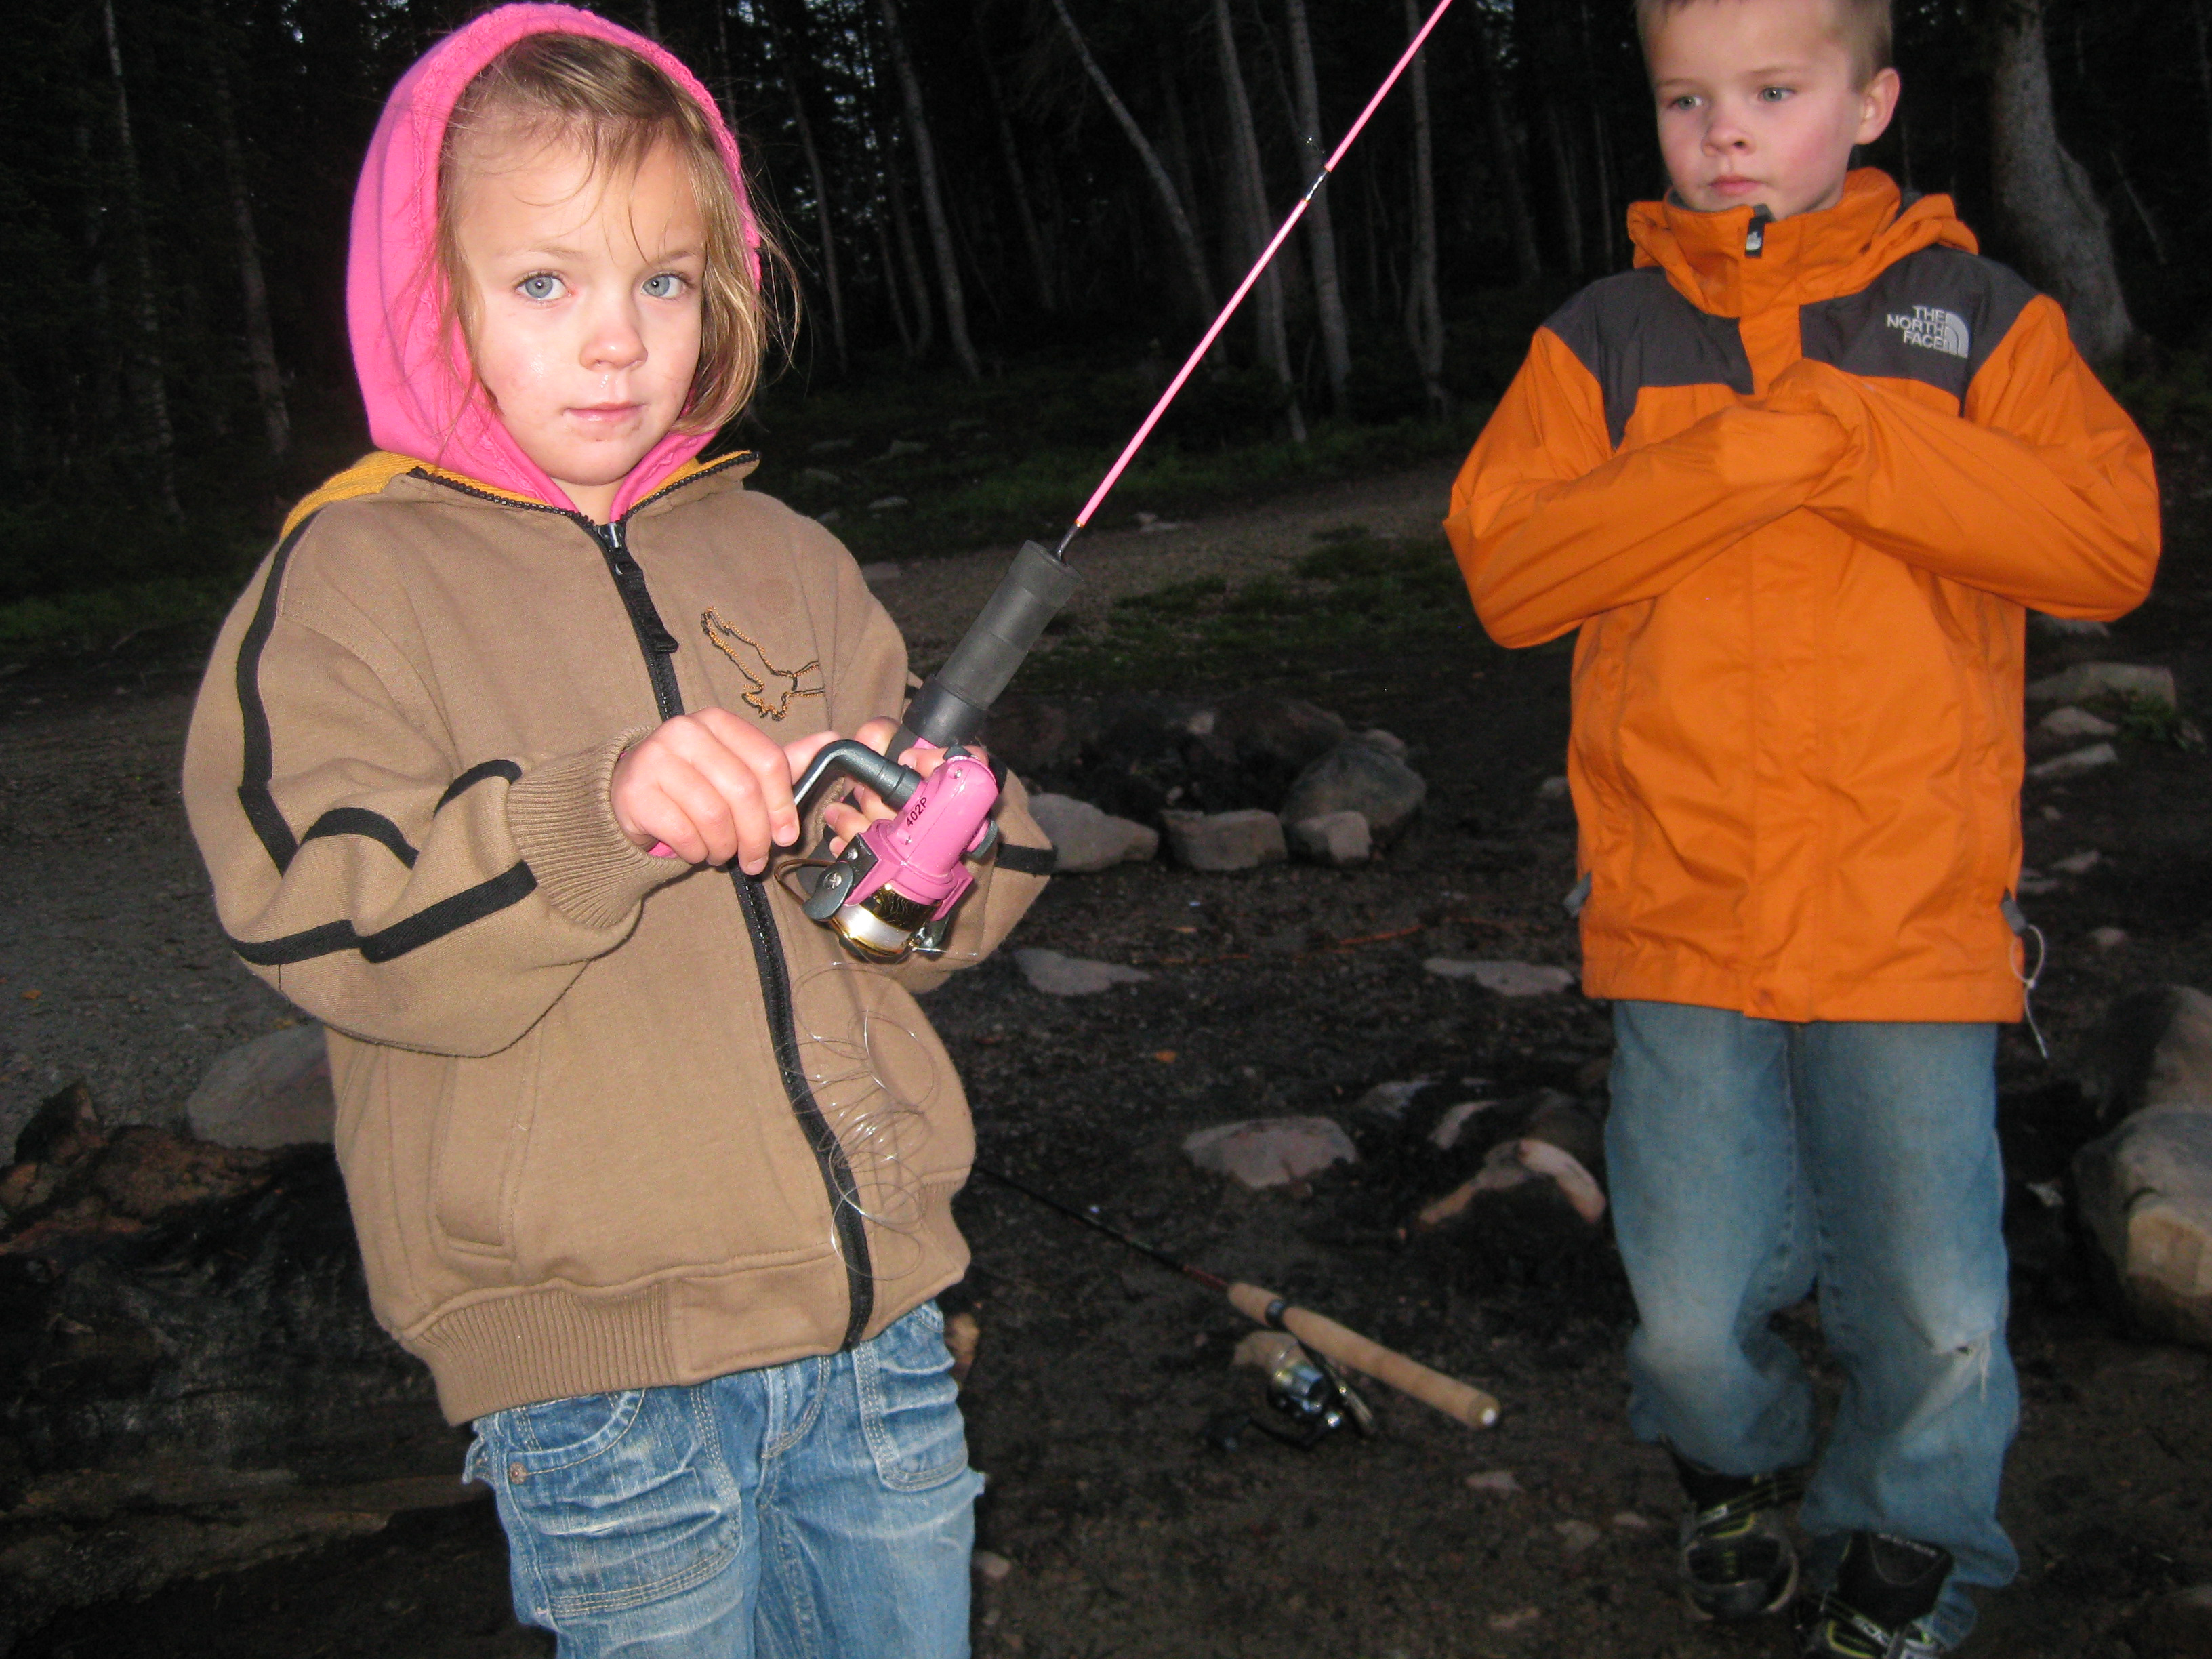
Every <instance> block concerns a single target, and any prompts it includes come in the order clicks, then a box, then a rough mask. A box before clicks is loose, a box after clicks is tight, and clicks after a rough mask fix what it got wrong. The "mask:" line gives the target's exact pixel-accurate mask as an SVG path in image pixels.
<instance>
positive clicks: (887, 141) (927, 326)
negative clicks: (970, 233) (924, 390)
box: [880, 129, 937, 361]
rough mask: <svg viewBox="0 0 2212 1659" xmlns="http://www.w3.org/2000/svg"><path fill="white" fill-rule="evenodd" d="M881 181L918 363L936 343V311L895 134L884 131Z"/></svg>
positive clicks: (893, 131)
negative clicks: (902, 274)
mask: <svg viewBox="0 0 2212 1659" xmlns="http://www.w3.org/2000/svg"><path fill="white" fill-rule="evenodd" d="M880 148H881V149H882V151H883V157H884V179H885V181H886V182H887V183H888V184H889V185H890V198H891V228H892V229H893V230H894V231H896V233H897V234H898V251H899V264H900V266H901V268H902V269H903V270H904V271H905V272H906V282H907V297H908V299H910V300H912V301H914V350H913V354H912V355H913V356H914V357H915V359H916V360H917V361H918V360H920V359H921V358H923V357H927V356H928V355H929V348H930V347H931V346H932V345H933V344H935V343H936V341H937V307H935V306H933V305H932V304H931V303H930V301H929V279H928V278H927V276H923V275H922V270H921V251H920V250H919V249H918V248H917V247H916V246H915V240H914V221H913V219H912V218H911V217H910V216H908V213H907V210H906V172H905V169H904V167H902V165H901V163H900V161H899V155H898V144H897V134H896V131H895V130H891V129H886V130H885V132H884V138H883V142H882V143H881V146H880Z"/></svg>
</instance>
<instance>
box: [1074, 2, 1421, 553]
mask: <svg viewBox="0 0 2212 1659" xmlns="http://www.w3.org/2000/svg"><path fill="white" fill-rule="evenodd" d="M1451 8H1452V0H1441V3H1439V4H1438V5H1437V9H1435V10H1434V11H1432V12H1431V13H1430V14H1429V21H1427V22H1425V23H1424V24H1422V25H1421V27H1420V30H1419V33H1416V34H1415V35H1414V36H1413V39H1412V40H1409V41H1408V42H1407V44H1406V50H1405V51H1404V52H1401V53H1400V54H1399V57H1398V61H1397V62H1396V63H1395V64H1393V65H1392V66H1391V69H1390V73H1389V74H1388V75H1387V76H1383V84H1382V85H1381V86H1379V87H1377V88H1375V95H1374V96H1373V97H1372V98H1370V99H1369V100H1367V107H1366V108H1365V109H1364V110H1362V111H1360V112H1359V118H1358V120H1357V121H1354V122H1353V123H1352V125H1351V126H1350V127H1349V128H1347V129H1346V131H1345V135H1344V137H1342V138H1340V139H1339V140H1338V141H1337V146H1336V149H1334V150H1333V151H1332V152H1330V155H1329V158H1328V160H1327V161H1323V162H1322V164H1321V171H1320V172H1319V173H1316V174H1314V176H1313V182H1312V183H1311V184H1310V185H1307V186H1306V191H1305V194H1304V195H1303V196H1301V197H1298V200H1297V206H1296V207H1293V208H1292V209H1291V212H1290V216H1289V217H1288V218H1286V219H1285V220H1284V221H1283V222H1282V223H1281V225H1279V227H1278V228H1276V231H1275V234H1274V236H1273V238H1272V239H1271V240H1269V242H1268V243H1267V246H1266V247H1264V248H1262V249H1261V250H1260V257H1259V258H1256V259H1255V260H1254V261H1253V262H1252V269H1251V270H1248V271H1246V272H1245V273H1244V280H1243V282H1241V283H1237V291H1236V292H1235V293H1234V294H1232V295H1230V296H1229V303H1228V304H1227V305H1225V306H1224V307H1221V314H1220V315H1219V316H1218V317H1216V318H1215V319H1213V324H1212V326H1211V327H1210V328H1208V329H1207V330H1206V332H1205V334H1204V335H1203V336H1202V337H1200V340H1199V343H1197V344H1196V345H1195V346H1194V347H1192V348H1191V353H1190V356H1188V357H1186V358H1184V359H1183V364H1182V368H1180V369H1178V370H1176V377H1175V379H1173V380H1170V381H1169V382H1168V389H1167V390H1166V391H1165V392H1162V393H1160V400H1159V401H1158V403H1156V404H1153V405H1152V413H1151V414H1149V415H1147V416H1145V423H1144V424H1143V425H1142V426H1140V427H1139V428H1137V434H1136V436H1134V437H1133V438H1131V439H1130V440H1129V442H1128V446H1127V447H1126V448H1124V449H1123V450H1122V451H1121V454H1120V455H1119V456H1118V457H1116V458H1115V462H1114V465H1112V466H1110V467H1109V468H1107V470H1106V476H1105V477H1103V478H1101V479H1100V480H1099V481H1098V488H1097V489H1094V490H1092V491H1091V499H1090V500H1089V501H1085V502H1084V504H1083V511H1081V512H1080V513H1077V514H1076V515H1075V522H1074V523H1073V524H1072V525H1070V526H1068V527H1067V534H1066V535H1065V536H1062V537H1061V538H1060V545H1059V546H1058V547H1056V548H1054V550H1053V553H1054V556H1055V557H1060V558H1064V557H1066V554H1067V544H1069V543H1070V542H1072V541H1073V540H1074V539H1075V537H1076V532H1079V531H1080V530H1081V529H1083V527H1084V526H1086V525H1088V524H1089V523H1090V522H1091V514H1092V513H1096V512H1097V510H1098V504H1099V503H1100V502H1101V501H1104V500H1105V499H1106V497H1107V495H1108V494H1109V492H1110V491H1111V490H1112V489H1113V488H1114V486H1115V484H1117V483H1120V482H1121V475H1122V473H1124V472H1126V471H1128V467H1129V463H1130V462H1132V461H1133V460H1135V459H1137V452H1138V451H1139V449H1142V448H1143V447H1145V440H1146V439H1147V438H1149V437H1151V436H1152V428H1154V427H1156V426H1158V424H1159V423H1160V417H1161V416H1164V415H1165V414H1166V413H1167V412H1168V405H1169V404H1171V403H1173V402H1174V401H1175V400H1176V393H1177V392H1181V391H1182V387H1183V382H1184V381H1186V380H1188V379H1190V377H1191V375H1192V374H1194V372H1195V371H1196V370H1197V368H1198V366H1199V364H1200V363H1201V362H1204V361H1205V359H1206V353H1207V352H1208V351H1210V350H1212V348H1213V343H1214V342H1215V341H1216V340H1218V339H1219V338H1220V337H1221V331H1222V330H1223V329H1225V328H1226V327H1228V326H1229V319H1231V318H1232V317H1234V316H1235V315H1236V314H1237V307H1238V306H1240V305H1242V304H1243V302H1244V296H1245V295H1248V294H1249V293H1250V292H1251V291H1252V287H1253V284H1254V283H1257V282H1258V281H1259V280H1260V278H1261V276H1263V275H1264V274H1265V273H1266V271H1267V266H1268V265H1269V264H1270V263H1272V262H1273V259H1274V257H1275V253H1276V251H1277V250H1278V249H1279V248H1280V247H1281V246H1283V244H1284V243H1285V242H1286V241H1288V240H1290V235H1291V232H1292V231H1294V230H1296V229H1297V228H1298V221H1299V220H1301V219H1303V218H1304V217H1305V216H1306V210H1307V209H1308V208H1309V207H1310V206H1312V205H1313V198H1314V197H1316V196H1318V195H1320V194H1321V187H1322V185H1325V184H1327V183H1328V176H1329V174H1331V173H1334V172H1335V171H1336V164H1337V163H1338V162H1339V161H1342V160H1343V159H1344V153H1345V151H1346V150H1348V149H1351V148H1352V141H1353V140H1354V139H1356V138H1358V137H1359V132H1360V129H1361V128H1363V127H1364V126H1365V125H1367V123H1368V121H1369V119H1370V118H1372V117H1373V115H1374V113H1375V112H1376V110H1378V109H1380V108H1381V107H1382V106H1383V100H1384V99H1385V98H1387V97H1389V95H1390V88H1393V87H1395V86H1396V85H1397V84H1398V77H1399V76H1401V75H1403V74H1404V73H1405V72H1406V68H1407V64H1411V63H1412V62H1413V59H1414V58H1415V56H1416V55H1417V54H1419V52H1420V50H1421V47H1422V46H1423V45H1424V44H1425V42H1426V41H1427V40H1428V38H1429V32H1430V31H1431V29H1433V28H1435V27H1436V26H1437V22H1438V21H1441V20H1442V18H1443V15H1444V14H1445V13H1446V12H1448V11H1449V10H1450V9H1451Z"/></svg>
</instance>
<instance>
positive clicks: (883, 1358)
mask: <svg viewBox="0 0 2212 1659" xmlns="http://www.w3.org/2000/svg"><path fill="white" fill-rule="evenodd" d="M853 1376H854V1382H855V1383H857V1384H858V1385H859V1388H860V1432H861V1433H862V1434H863V1435H864V1436H866V1438H867V1442H868V1450H869V1452H870V1453H871V1455H872V1456H873V1457H874V1459H875V1463H876V1474H877V1476H878V1478H879V1479H880V1480H882V1481H883V1483H884V1486H888V1487H890V1489H891V1490H892V1491H893V1492H921V1491H925V1490H927V1488H929V1487H931V1486H943V1485H944V1484H945V1482H946V1481H948V1480H954V1479H956V1478H957V1476H959V1475H960V1474H962V1473H963V1471H964V1470H965V1469H966V1468H967V1467H968V1435H967V1431H966V1429H965V1427H964V1426H963V1424H962V1422H961V1419H960V1398H959V1396H960V1389H959V1385H958V1384H957V1383H955V1382H953V1380H952V1356H951V1353H950V1352H947V1351H946V1348H945V1316H944V1315H943V1314H942V1313H940V1312H939V1310H938V1307H937V1304H935V1303H933V1302H925V1303H924V1304H921V1306H920V1307H918V1308H916V1309H915V1310H914V1311H913V1312H912V1313H910V1314H908V1315H907V1316H905V1317H904V1318H902V1319H900V1320H898V1321H897V1322H895V1323H893V1324H892V1325H890V1327H889V1328H886V1329H885V1330H884V1332H883V1334H881V1335H879V1336H878V1337H877V1338H875V1340H872V1341H869V1342H863V1343H862V1344H861V1345H860V1346H859V1347H857V1348H855V1349H854V1350H853Z"/></svg>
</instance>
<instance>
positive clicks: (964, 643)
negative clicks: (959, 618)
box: [892, 542, 1078, 753]
mask: <svg viewBox="0 0 2212 1659" xmlns="http://www.w3.org/2000/svg"><path fill="white" fill-rule="evenodd" d="M1077 580H1078V577H1077V575H1076V572H1075V569H1074V568H1073V566H1071V565H1070V564H1068V563H1067V562H1066V560H1064V559H1056V558H1054V556H1052V555H1051V554H1049V553H1048V552H1047V551H1045V550H1044V549H1043V548H1042V547H1041V546H1039V545H1038V544H1036V543H1035V542H1024V543H1023V544H1022V550H1021V551H1020V552H1018V553H1017V554H1016V555H1014V562H1013V565H1012V568H1010V569H1009V570H1008V571H1007V572H1006V575H1005V577H1004V578H1003V579H1001V580H1000V583H999V586H998V588H997V591H995V592H994V593H993V594H992V595H991V599H990V602H989V603H988V604H987V605H985V606H984V607H983V611H982V614H981V616H979V617H976V618H975V622H974V623H971V624H970V625H969V629H968V632H967V633H966V634H965V635H963V636H962V638H961V641H960V643H959V644H957V645H956V646H954V647H952V654H951V656H949V657H947V658H946V659H945V665H944V666H943V667H942V668H940V669H939V670H938V671H936V672H935V673H934V674H932V675H931V676H930V677H929V682H928V684H926V685H924V686H923V687H922V688H921V690H919V691H917V692H916V693H915V697H914V702H913V703H912V704H911V705H910V706H909V707H908V709H907V712H906V730H907V731H908V732H913V733H914V735H915V737H916V738H920V739H921V741H922V742H924V743H926V744H929V745H930V746H931V747H933V748H936V749H950V748H951V747H952V745H953V744H957V743H967V742H969V741H970V740H971V739H973V738H974V737H975V733H976V732H977V731H978V730H979V729H980V728H981V726H982V724H983V716H984V715H986V714H988V713H989V712H990V709H991V705H992V703H994V702H996V701H997V700H998V696H999V693H1000V692H1001V691H1003V690H1006V682H1007V681H1009V680H1011V679H1012V678H1013V677H1014V671H1015V670H1016V669H1018V668H1019V667H1020V666H1021V665H1022V659H1024V657H1026V656H1028V655H1029V653H1030V647H1032V646H1034V645H1035V644H1036V642H1037V636H1038V635H1041V634H1042V633H1043V632H1044V626H1045V624H1046V623H1048V622H1050V621H1051V620H1052V619H1053V617H1055V616H1057V615H1058V614H1059V612H1060V606H1062V605H1066V603H1067V601H1068V599H1069V597H1070V596H1071V595H1073V593H1074V592H1075V584H1076V581H1077ZM892 752H893V753H896V752H898V751H897V750H893V751H892Z"/></svg>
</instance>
